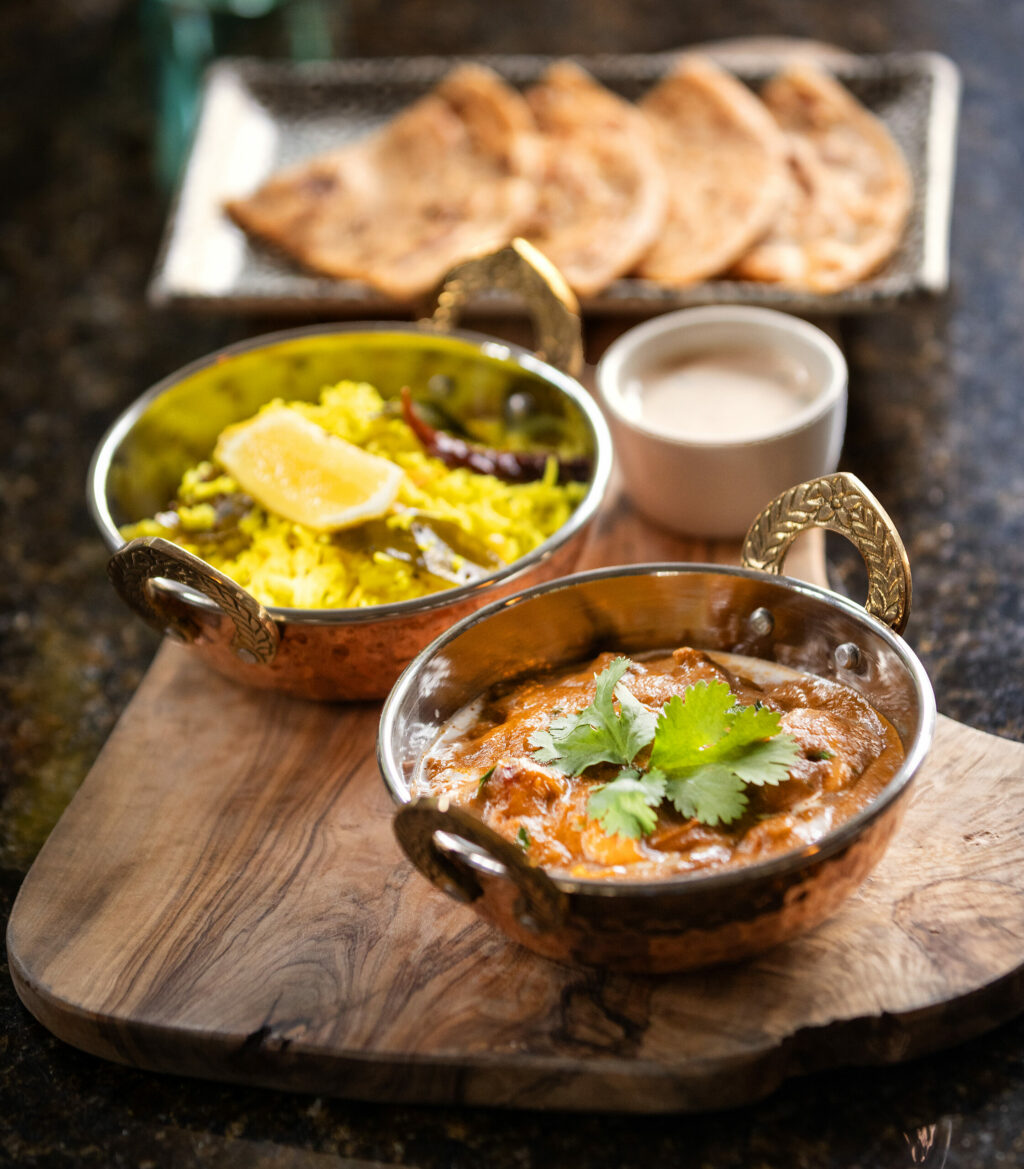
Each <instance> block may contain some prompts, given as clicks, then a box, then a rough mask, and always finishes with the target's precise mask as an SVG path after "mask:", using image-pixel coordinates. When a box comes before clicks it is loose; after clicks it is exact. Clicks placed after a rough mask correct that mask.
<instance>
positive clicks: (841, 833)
mask: <svg viewBox="0 0 1024 1169" xmlns="http://www.w3.org/2000/svg"><path fill="white" fill-rule="evenodd" d="M698 573H705V574H709V575H713V576H733V577H741V578H745V579H755V580H765V579H767V580H768V581H770V582H771V583H773V584H778V585H780V586H784V587H787V588H789V589H790V590H791V591H793V592H795V593H797V594H799V595H802V596H807V597H812V598H814V599H815V600H819V601H823V602H825V603H826V604H828V605H831V606H832V607H833V608H835V609H838V610H839V611H840V612H842V613H844V614H845V615H847V616H848V617H851V618H853V619H854V620H856V621H859V622H860V623H861V624H863V625H864V626H865V627H866V628H867V629H868V630H869V631H870V632H872V633H875V634H876V635H878V636H879V637H881V638H882V640H883V641H885V642H886V643H887V644H888V646H889V648H890V649H892V650H893V651H894V652H895V653H896V655H897V656H898V657H899V659H900V660H901V661H902V662H903V664H904V666H905V667H906V669H907V671H908V673H909V675H910V679H911V681H912V683H913V689H914V693H915V695H916V697H917V700H918V713H919V721H918V728H917V733H916V735H915V736H914V739H913V741H912V743H911V744H910V747H909V748H906V755H905V757H904V759H903V762H902V764H901V765H900V768H899V770H898V771H897V772H896V774H895V775H894V776H893V777H892V779H891V780H890V781H889V782H888V783H887V784H886V786H885V787H884V788H883V789H882V790H881V791H880V792H879V793H878V796H877V797H876V798H875V799H874V800H872V801H871V802H870V803H869V804H867V806H866V807H864V808H861V810H860V811H859V812H856V813H854V815H853V816H851V817H850V818H849V819H848V820H844V821H843V822H842V824H840V825H838V826H837V827H836V828H834V829H833V830H832V831H830V832H828V833H826V834H825V835H824V836H823V837H821V838H820V839H819V840H817V841H814V842H812V843H811V844H807V845H805V846H804V847H803V848H799V849H793V850H792V851H790V852H786V853H783V854H782V855H781V856H777V857H772V858H770V859H769V860H765V861H755V862H754V863H752V864H747V865H740V866H738V867H737V868H733V869H725V870H720V871H717V872H716V871H712V872H706V873H678V874H674V875H673V876H667V877H664V878H661V879H657V880H651V881H628V880H626V881H621V880H614V881H609V880H607V879H605V878H601V877H564V876H561V875H559V874H557V873H548V874H547V876H548V877H549V879H550V880H551V881H552V882H553V883H554V884H555V886H556V887H557V888H558V889H559V890H560V891H561V892H563V893H567V894H573V895H578V896H584V897H604V898H607V897H621V896H627V895H628V896H630V897H654V896H659V895H662V894H664V893H666V892H674V891H679V892H684V891H685V889H686V888H688V887H696V886H698V885H699V887H700V890H701V892H704V891H714V890H718V889H728V888H731V887H733V886H735V885H740V884H743V883H745V882H747V881H751V880H755V879H758V878H768V877H774V876H778V875H780V874H783V873H788V872H791V871H793V870H795V869H800V868H802V867H803V865H804V864H805V863H806V862H807V861H808V860H811V859H815V860H817V861H823V860H827V859H828V858H829V857H831V856H834V855H835V854H836V853H837V852H840V851H842V849H843V848H845V847H846V846H847V845H848V844H849V843H851V841H853V840H855V839H856V838H857V837H858V836H859V835H860V833H861V832H862V831H863V830H864V828H866V827H867V825H868V824H870V823H871V821H872V820H874V819H876V818H877V817H878V816H879V815H881V814H882V812H884V811H885V810H886V809H887V808H888V807H889V806H890V804H892V803H893V801H894V800H896V799H897V798H898V797H899V796H900V795H902V794H903V792H905V791H906V789H907V787H908V785H909V784H910V782H911V780H912V779H913V778H914V776H915V775H916V774H917V772H918V770H919V769H920V767H921V764H922V763H923V762H924V760H925V757H926V756H927V754H928V751H929V750H930V749H931V744H932V739H933V736H934V732H935V719H936V707H935V692H934V689H933V688H932V684H931V680H930V679H929V677H928V674H927V673H926V671H925V668H924V666H923V665H922V664H921V661H920V659H919V658H918V657H917V655H916V654H915V653H914V651H913V650H912V649H911V648H910V646H909V645H908V644H907V643H906V642H905V641H904V640H903V638H902V637H900V636H899V635H898V634H897V633H894V632H893V631H892V630H891V629H890V628H889V626H888V625H886V624H885V623H884V622H882V621H879V620H877V619H876V618H875V617H872V616H871V615H870V614H869V613H867V612H866V611H865V609H864V608H863V607H862V606H861V605H858V604H857V603H856V602H855V601H851V600H849V599H848V598H846V597H843V596H841V595H840V594H839V593H834V592H832V591H831V590H830V589H826V588H823V587H822V586H820V585H815V584H811V583H810V582H808V581H802V580H798V579H796V578H795V577H787V576H769V575H768V574H766V573H763V572H759V571H757V570H756V569H747V568H734V567H731V566H728V565H721V564H698V563H694V564H672V563H652V564H637V565H613V566H610V567H608V568H597V569H592V570H590V571H588V572H580V573H574V574H572V575H570V576H566V577H561V578H560V579H558V580H554V581H549V582H547V583H545V584H540V585H535V586H533V587H532V588H529V589H526V590H524V591H523V592H521V593H517V594H515V595H514V596H511V597H505V598H503V599H501V600H498V601H495V602H492V603H491V604H489V605H486V606H484V607H483V608H481V609H478V610H477V611H476V612H475V613H471V614H470V615H469V616H468V617H464V618H462V619H461V620H460V621H458V622H456V623H455V624H454V625H453V626H451V628H450V629H447V630H445V632H444V633H442V634H440V635H439V636H438V637H436V638H435V639H434V640H433V641H432V642H431V643H430V644H429V645H428V646H426V648H424V649H423V650H421V651H420V653H419V654H417V656H416V657H415V658H413V660H412V661H411V662H410V663H409V665H408V666H406V668H405V669H404V670H403V671H402V673H401V675H400V676H399V678H398V680H397V681H396V682H395V685H394V686H393V688H392V690H391V693H390V694H389V695H388V697H387V699H386V700H385V702H384V709H383V711H382V712H381V718H380V724H379V729H378V736H377V764H378V768H379V770H380V772H381V775H382V776H383V778H384V783H385V786H386V787H387V789H388V792H389V794H390V795H391V798H392V799H393V800H394V802H395V803H396V804H398V805H400V806H401V805H403V804H407V803H409V802H410V799H409V798H405V799H403V798H402V797H401V794H400V791H399V787H398V784H397V783H396V781H395V777H397V776H398V775H399V774H400V768H399V767H398V764H397V760H396V759H395V757H394V755H393V752H392V750H391V739H392V737H393V726H394V720H395V714H396V711H397V710H398V708H399V706H400V705H401V702H402V699H403V698H404V697H405V695H406V693H407V692H408V691H409V690H410V689H411V688H412V687H413V685H414V684H415V682H416V678H417V675H418V673H419V670H420V669H421V668H422V666H423V665H424V664H426V662H427V661H429V660H430V659H431V658H432V657H433V656H434V655H435V654H436V653H438V652H439V651H440V650H442V649H444V647H445V646H446V645H448V644H449V643H450V642H452V641H455V640H456V639H457V638H458V637H460V636H461V635H462V633H464V632H465V631H466V630H468V629H470V628H471V627H472V626H474V625H478V624H480V623H482V622H484V621H486V620H487V619H488V618H489V617H490V616H492V615H493V614H495V613H498V612H501V611H503V610H505V609H509V608H511V607H514V606H518V605H520V604H523V603H524V602H527V601H529V600H532V599H533V598H535V597H538V596H542V595H544V594H546V593H552V592H557V591H559V590H561V589H572V588H573V587H575V586H576V585H578V584H584V583H587V582H589V581H594V580H604V579H610V578H614V577H628V576H680V575H692V574H698ZM460 851H461V850H460ZM464 856H465V854H464ZM469 863H472V860H470V862H469ZM502 867H503V866H502ZM488 871H493V866H491V868H489V870H488Z"/></svg>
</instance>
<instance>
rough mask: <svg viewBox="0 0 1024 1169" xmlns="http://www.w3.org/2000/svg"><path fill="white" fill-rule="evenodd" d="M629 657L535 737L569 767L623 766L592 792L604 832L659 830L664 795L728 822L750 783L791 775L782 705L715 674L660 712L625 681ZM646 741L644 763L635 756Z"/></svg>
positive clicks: (708, 819) (539, 753) (543, 750)
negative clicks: (741, 701) (750, 696)
mask: <svg viewBox="0 0 1024 1169" xmlns="http://www.w3.org/2000/svg"><path fill="white" fill-rule="evenodd" d="M630 665H631V663H630V661H629V659H628V658H621V657H620V658H616V659H615V660H614V661H613V662H612V663H611V665H610V666H608V668H607V669H605V670H602V671H601V673H600V674H598V675H597V680H596V681H597V685H596V689H595V694H594V701H593V702H592V703H591V704H590V705H589V706H587V707H585V708H584V709H583V710H581V711H580V712H579V713H578V714H562V715H559V716H558V717H556V718H554V719H552V720H551V722H550V723H549V724H548V727H547V729H546V730H541V731H536V732H534V734H533V735H532V736H531V738H530V745H531V746H532V747H534V749H535V750H534V755H535V757H536V758H537V760H538V761H539V762H541V763H555V762H557V763H558V765H559V767H561V768H562V769H563V770H565V771H566V772H568V774H570V775H581V774H582V773H583V772H584V771H586V770H587V768H588V767H593V766H594V765H596V764H598V763H611V764H616V765H618V766H619V768H620V770H619V772H618V774H617V775H616V776H614V778H613V779H611V780H610V781H609V782H607V783H602V784H601V785H600V786H598V787H595V789H594V791H593V793H592V794H591V796H590V799H589V800H588V802H587V815H588V816H589V817H590V818H591V819H592V820H599V821H600V822H601V826H602V827H603V828H604V830H605V831H606V832H608V833H609V834H614V833H618V834H619V835H620V836H630V837H633V838H637V837H640V836H643V835H646V834H647V833H649V832H652V831H653V830H654V827H655V825H656V823H657V809H658V806H659V804H661V802H662V800H664V799H668V800H670V801H671V802H672V804H673V805H674V806H675V808H676V809H677V810H678V811H679V812H680V813H681V814H682V815H684V816H692V817H694V818H696V819H697V820H700V821H701V822H702V823H704V824H719V823H721V824H728V823H730V822H731V821H733V820H736V819H738V818H739V817H740V816H742V815H743V813H744V811H745V810H746V807H747V803H748V798H747V794H746V789H747V787H748V786H750V785H754V786H758V787H760V786H762V785H764V784H777V783H781V782H782V781H783V780H785V779H787V778H788V776H789V770H790V768H791V767H792V766H793V764H794V762H795V761H796V759H797V756H798V748H797V745H796V741H795V739H794V738H793V736H792V735H789V734H781V733H780V717H779V714H778V712H777V711H774V710H769V709H768V708H767V707H764V706H762V705H761V704H760V703H758V704H756V705H755V706H740V705H738V704H737V702H736V696H735V695H734V694H733V693H732V691H731V690H730V689H729V687H728V686H727V685H726V683H725V682H718V681H716V682H710V683H708V682H698V683H697V684H696V685H694V686H688V687H687V688H686V690H685V691H684V693H683V695H682V697H680V696H679V695H673V696H672V698H670V699H669V701H668V702H666V703H665V705H664V706H663V707H662V709H661V710H660V711H658V712H655V711H652V710H649V709H648V708H647V707H645V706H644V705H643V704H642V703H641V702H639V701H638V700H637V699H636V698H635V697H634V696H633V694H632V693H631V692H630V690H629V688H628V687H627V686H626V685H625V683H624V682H623V681H622V679H623V677H624V675H625V674H626V671H627V670H628V669H629V667H630ZM615 699H617V700H618V709H616V707H615V702H614V701H613V700H615ZM647 747H650V748H651V752H650V758H649V761H648V763H647V764H646V767H644V766H642V765H638V764H637V756H638V755H639V754H640V753H641V752H642V751H644V749H645V748H647ZM521 843H522V842H521ZM524 847H525V846H524Z"/></svg>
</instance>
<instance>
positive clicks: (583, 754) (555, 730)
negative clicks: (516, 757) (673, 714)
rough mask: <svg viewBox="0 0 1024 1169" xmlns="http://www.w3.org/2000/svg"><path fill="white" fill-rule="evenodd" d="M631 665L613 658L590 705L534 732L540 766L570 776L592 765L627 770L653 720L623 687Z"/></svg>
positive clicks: (647, 737) (648, 736)
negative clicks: (552, 766)
mask: <svg viewBox="0 0 1024 1169" xmlns="http://www.w3.org/2000/svg"><path fill="white" fill-rule="evenodd" d="M630 664H631V663H630V661H629V658H616V659H615V660H614V661H613V662H612V663H611V665H609V666H608V667H607V669H604V670H602V671H601V673H600V674H598V675H597V679H596V687H595V691H594V700H593V702H591V703H590V705H589V706H587V707H585V708H584V709H583V710H581V711H580V712H579V713H578V714H566V715H561V716H560V717H558V718H555V719H552V721H551V722H550V723H549V724H548V727H547V729H546V730H540V731H534V733H533V734H532V735H531V736H530V746H531V747H533V748H534V757H535V758H536V759H537V761H538V762H540V763H554V762H555V761H557V762H558V763H559V765H560V766H561V767H562V768H563V769H564V770H565V771H567V772H568V773H569V774H570V775H579V774H580V773H581V772H583V771H585V770H586V769H587V768H588V767H592V766H593V765H594V764H595V763H618V764H621V765H623V766H626V765H628V764H630V763H632V762H633V759H634V757H635V756H636V755H637V753H638V752H639V751H641V750H642V749H643V748H644V747H646V746H647V745H648V743H650V742H651V740H652V739H653V738H654V729H655V724H656V722H657V715H656V714H655V713H654V711H652V710H648V709H647V707H646V706H644V705H643V703H641V702H639V701H638V700H637V699H636V698H635V697H634V696H633V695H632V694H631V693H630V691H629V689H628V688H627V687H626V686H625V685H624V684H622V677H623V675H624V674H625V673H626V671H627V670H628V669H629V667H630ZM616 698H617V699H618V700H619V709H618V710H616V709H615V703H614V699H616Z"/></svg>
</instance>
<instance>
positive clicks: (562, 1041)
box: [8, 499, 1024, 1111]
mask: <svg viewBox="0 0 1024 1169" xmlns="http://www.w3.org/2000/svg"><path fill="white" fill-rule="evenodd" d="M737 556H738V548H737V547H735V546H733V545H726V544H695V543H694V544H687V543H683V542H681V541H679V540H676V539H675V538H673V537H671V536H668V535H666V534H664V533H659V532H656V531H654V530H653V529H651V528H649V527H647V526H646V525H645V524H644V523H643V522H641V521H640V520H639V518H638V517H637V516H636V515H635V514H634V513H633V512H632V511H631V509H630V508H629V506H628V505H627V504H626V503H624V502H622V501H621V499H620V500H618V501H617V502H613V503H612V505H611V506H610V507H609V508H608V509H606V511H605V513H604V516H603V518H602V520H601V523H600V525H599V528H598V531H597V532H596V535H595V538H594V540H593V541H592V544H591V547H590V549H589V552H588V555H587V566H592V565H595V564H601V563H615V562H618V563H623V562H637V561H641V560H662V559H665V560H675V559H692V560H709V561H718V562H729V561H734V560H735V559H736V558H737ZM823 562H824V558H823V545H822V542H821V540H819V539H815V538H813V537H804V538H803V543H802V545H801V546H799V547H798V548H797V549H794V557H793V558H791V561H790V562H789V563H788V564H787V571H789V572H790V573H791V575H795V576H804V577H807V578H817V579H820V578H821V577H822V576H823ZM378 714H379V706H378V705H377V704H364V705H327V704H314V703H306V702H301V701H297V700H294V699H288V698H284V697H280V696H277V695H274V694H266V693H260V692H256V691H250V690H246V689H244V688H241V687H240V686H238V685H236V684H234V683H231V682H229V681H226V680H224V679H222V678H220V677H219V676H217V675H215V674H213V673H211V672H209V671H208V670H207V668H206V667H205V666H203V665H202V664H201V663H200V662H198V661H196V660H195V659H194V658H193V657H192V656H190V655H189V653H188V651H187V650H184V649H182V648H179V647H177V646H172V645H166V646H165V647H164V648H162V649H161V651H160V653H159V655H158V656H157V659H156V661H155V663H154V665H153V667H152V668H151V670H150V671H149V673H148V675H147V676H146V678H145V680H144V682H143V684H142V686H141V687H140V688H139V691H138V693H137V695H136V697H135V698H134V699H133V701H132V702H131V704H130V706H129V707H128V709H127V710H126V712H125V714H124V716H123V718H122V719H121V721H120V723H119V724H118V726H117V728H116V730H115V731H114V733H113V735H112V736H111V738H110V741H109V743H108V744H107V746H106V748H105V749H104V751H103V753H102V754H101V756H100V758H99V759H98V761H97V762H96V764H95V766H94V767H93V769H92V771H91V772H90V774H89V776H88V777H87V779H86V781H85V783H84V784H83V786H82V788H81V789H80V791H79V792H78V794H77V795H76V797H75V799H74V801H73V802H72V803H71V805H70V806H69V808H68V809H67V811H66V813H65V814H64V816H63V818H62V819H61V821H60V823H59V824H58V825H57V827H56V829H55V830H54V832H53V834H52V835H51V837H50V839H49V840H48V841H47V843H46V845H45V847H44V848H43V850H42V852H41V853H40V855H39V857H38V859H37V860H36V863H35V865H34V866H33V868H32V870H31V872H30V873H29V875H28V877H27V878H26V880H25V883H24V886H23V888H22V890H21V893H20V895H19V897H18V900H17V903H16V905H15V907H14V912H13V915H12V917H11V921H10V926H9V930H8V949H9V956H10V966H11V972H12V976H13V978H14V982H15V985H16V987H17V990H18V993H19V994H20V996H21V998H22V1000H23V1001H24V1002H25V1004H26V1006H27V1007H28V1008H29V1010H31V1011H32V1012H33V1014H35V1015H36V1016H37V1018H39V1019H40V1020H41V1021H42V1022H43V1023H44V1024H45V1025H46V1026H47V1027H48V1028H49V1029H50V1030H51V1031H52V1032H54V1034H56V1035H58V1036H59V1037H60V1038H62V1039H64V1040H66V1041H67V1042H69V1043H71V1044H74V1045H75V1046H77V1047H80V1048H83V1049H85V1050H86V1051H89V1052H93V1053H95V1054H96V1055H99V1056H102V1057H104V1058H108V1059H113V1060H118V1061H122V1062H124V1063H128V1064H133V1065H136V1066H138V1067H142V1068H149V1069H155V1070H160V1071H166V1072H173V1073H179V1074H184V1075H194V1076H205V1077H211V1078H215V1079H226V1080H237V1081H242V1082H245V1083H254V1084H263V1085H268V1086H272V1087H278V1088H283V1089H298V1090H304V1091H310V1092H316V1093H319V1094H338V1095H346V1096H352V1097H359V1098H365V1099H373V1100H403V1101H431V1102H445V1103H460V1104H470V1105H506V1106H514V1107H529V1108H570V1109H590V1108H594V1109H601V1110H607V1109H608V1108H609V1107H614V1108H617V1109H622V1110H635V1111H669V1110H697V1109H705V1108H716V1107H725V1106H730V1105H734V1104H738V1103H742V1102H746V1101H749V1100H752V1099H754V1098H757V1097H759V1096H762V1095H764V1094H766V1093H768V1092H769V1091H770V1090H771V1089H772V1088H773V1087H775V1086H776V1085H777V1084H778V1083H779V1082H780V1081H781V1080H783V1079H784V1078H786V1077H788V1076H792V1075H796V1074H799V1073H805V1072H807V1071H810V1070H812V1069H818V1068H827V1067H833V1066H837V1065H841V1064H848V1063H876V1062H890V1061H896V1060H901V1059H906V1058H909V1057H912V1056H916V1055H918V1054H920V1053H922V1052H926V1051H928V1050H931V1049H935V1048H938V1047H941V1046H944V1045H948V1044H952V1043H955V1042H957V1041H960V1040H963V1039H965V1038H968V1037H970V1036H973V1035H976V1034H979V1033H981V1032H983V1031H985V1030H986V1029H988V1028H991V1027H993V1026H995V1025H997V1024H999V1023H1000V1022H1002V1021H1004V1020H1006V1019H1008V1018H1010V1017H1011V1016H1012V1015H1013V1014H1015V1013H1016V1012H1017V1011H1019V1010H1020V1009H1021V1007H1022V1005H1024V745H1021V744H1018V743H1012V742H1007V741H1004V740H1000V739H997V738H994V737H992V736H990V735H985V734H981V733H979V732H976V731H973V730H969V729H967V728H965V727H963V726H960V725H958V724H957V723H954V722H952V721H950V720H948V719H945V718H941V717H940V719H939V723H938V730H937V735H936V739H935V744H934V748H933V750H932V753H931V756H930V758H929V760H928V762H927V763H926V765H925V767H924V768H923V770H922V773H921V775H920V778H919V780H918V783H917V786H916V791H915V794H914V797H913V800H912V803H911V806H910V808H909V811H908V812H907V815H906V819H905V822H904V826H903V828H902V829H901V831H900V834H899V836H898V838H897V839H896V841H895V843H894V844H893V845H892V847H891V849H890V851H889V853H888V854H887V856H886V857H885V859H884V860H883V862H882V864H881V865H880V866H879V868H878V869H877V870H876V871H875V873H874V875H872V877H871V878H870V879H869V880H868V881H867V883H866V884H865V885H864V886H863V887H862V889H861V890H860V891H859V892H858V893H857V894H856V895H854V896H853V898H852V899H851V900H849V901H848V902H847V903H846V905H845V906H844V907H843V908H842V909H841V911H840V912H839V913H838V914H837V915H836V916H835V917H834V918H832V919H831V920H830V921H828V922H826V923H825V924H824V925H823V926H821V927H819V928H818V929H817V930H816V931H814V932H813V933H811V934H809V935H806V936H805V937H803V938H801V939H799V940H797V941H795V942H793V943H791V944H788V945H786V946H784V947H782V948H779V949H777V950H775V951H773V952H771V953H769V954H767V955H765V956H764V957H762V958H760V959H759V960H756V961H750V962H747V963H744V964H741V965H737V966H734V967H731V968H725V969H717V970H715V971H713V972H708V973H701V972H698V973H694V974H687V975H681V976H671V977H670V976H663V977H658V978H650V977H638V976H627V975H620V974H614V973H607V972H602V971H597V970H586V969H568V968H563V967H560V966H556V965H554V964H552V963H549V962H547V961H545V960H544V959H541V958H538V957H536V956H534V955H532V954H530V953H528V952H526V951H524V950H521V949H519V948H518V947H516V946H515V945H513V944H512V943H509V942H506V941H505V940H504V938H503V937H502V936H501V935H499V934H497V933H496V932H494V931H493V930H492V929H491V927H489V926H488V925H486V924H484V923H483V922H481V921H479V920H478V919H477V918H476V916H475V915H474V914H473V913H472V912H471V911H470V910H468V909H466V908H464V907H462V906H459V905H456V904H455V903H453V902H451V901H448V900H447V899H446V898H445V897H443V896H442V895H441V894H440V893H437V892H436V891H435V890H434V889H433V888H432V887H431V886H430V885H428V884H427V883H426V882H425V881H424V880H423V879H422V878H421V877H420V876H419V875H418V874H417V873H415V872H414V871H413V870H412V869H411V868H410V866H409V865H408V864H407V863H406V862H405V860H404V859H403V857H402V856H401V854H400V852H399V849H398V847H397V845H396V844H395V842H394V839H393V836H392V833H391V814H392V810H393V809H392V805H391V803H390V800H389V797H388V796H387V794H386V793H385V790H384V787H383V784H382V782H381V781H380V779H379V777H378V773H377V767H376V762H375V754H374V750H375V735H376V729H377V719H378Z"/></svg>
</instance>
